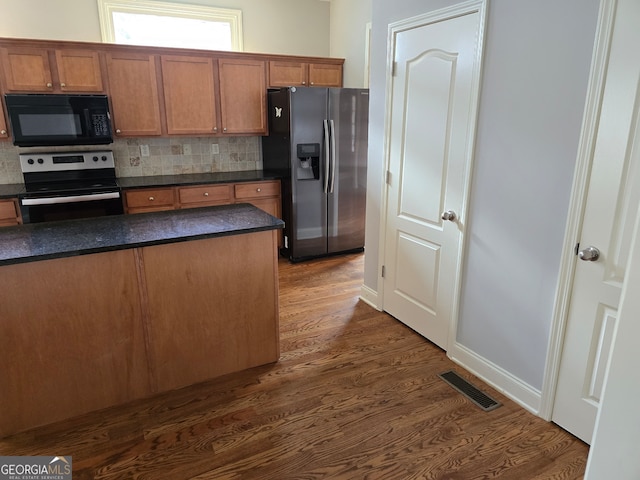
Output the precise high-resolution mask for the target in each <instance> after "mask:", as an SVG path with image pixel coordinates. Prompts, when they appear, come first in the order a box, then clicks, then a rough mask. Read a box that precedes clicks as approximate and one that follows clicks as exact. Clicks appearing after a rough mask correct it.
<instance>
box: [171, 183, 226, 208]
mask: <svg viewBox="0 0 640 480" xmlns="http://www.w3.org/2000/svg"><path fill="white" fill-rule="evenodd" d="M178 199H179V201H180V205H184V204H190V205H193V204H201V205H220V204H224V203H230V201H231V191H230V186H229V185H227V184H224V185H201V186H197V187H181V188H179V189H178Z"/></svg>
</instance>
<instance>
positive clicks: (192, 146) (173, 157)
mask: <svg viewBox="0 0 640 480" xmlns="http://www.w3.org/2000/svg"><path fill="white" fill-rule="evenodd" d="M100 149H106V150H112V151H113V156H114V158H115V163H116V173H117V175H118V176H119V177H140V176H151V175H179V174H185V173H205V172H235V171H240V170H261V169H262V154H261V142H260V137H180V138H178V137H172V138H167V137H163V138H152V137H144V138H142V137H140V138H126V139H116V140H114V143H112V144H111V145H96V146H91V147H42V148H18V147H14V146H13V145H12V144H11V142H0V183H2V184H7V183H22V181H23V180H22V173H21V171H20V162H19V160H18V155H19V154H21V153H28V152H36V151H44V150H46V151H49V152H51V151H59V152H68V151H82V150H100ZM143 153H144V154H145V155H143ZM147 153H148V156H146V154H147Z"/></svg>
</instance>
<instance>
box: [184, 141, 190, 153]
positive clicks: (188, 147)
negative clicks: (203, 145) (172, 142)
mask: <svg viewBox="0 0 640 480" xmlns="http://www.w3.org/2000/svg"><path fill="white" fill-rule="evenodd" d="M182 153H183V154H184V155H191V144H190V143H185V144H184V145H182Z"/></svg>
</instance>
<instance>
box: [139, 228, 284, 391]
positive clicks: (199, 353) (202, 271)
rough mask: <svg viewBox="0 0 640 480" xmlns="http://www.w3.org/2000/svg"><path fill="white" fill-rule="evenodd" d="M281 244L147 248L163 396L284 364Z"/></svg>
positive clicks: (218, 242)
mask: <svg viewBox="0 0 640 480" xmlns="http://www.w3.org/2000/svg"><path fill="white" fill-rule="evenodd" d="M274 237H275V234H274V232H273V231H264V232H256V233H251V234H245V235H234V236H229V237H227V236H225V237H218V238H213V239H207V240H196V241H191V242H189V244H188V245H187V246H185V244H168V245H157V246H153V247H148V248H144V249H142V253H143V260H144V275H145V284H146V289H147V297H148V310H149V331H150V336H151V338H152V339H153V342H152V343H151V344H150V352H149V354H150V359H151V362H152V365H154V366H155V368H154V370H155V374H156V379H157V386H158V390H159V391H166V390H170V389H174V388H180V387H183V386H185V385H190V384H193V383H197V382H201V381H203V380H207V379H210V378H215V377H217V376H220V375H224V374H227V373H230V372H234V371H238V370H242V369H245V368H250V367H254V366H257V365H263V364H266V363H270V362H274V361H276V360H277V359H278V357H279V342H278V337H279V334H278V276H277V275H278V271H277V260H276V256H275V250H276V249H275V244H274ZM184 279H187V280H184Z"/></svg>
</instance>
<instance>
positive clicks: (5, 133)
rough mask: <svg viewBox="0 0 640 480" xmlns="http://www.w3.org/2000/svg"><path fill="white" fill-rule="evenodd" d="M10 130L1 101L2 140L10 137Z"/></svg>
mask: <svg viewBox="0 0 640 480" xmlns="http://www.w3.org/2000/svg"><path fill="white" fill-rule="evenodd" d="M8 138H9V131H8V130H7V121H6V120H5V118H4V108H3V106H2V102H1V101H0V140H4V139H8Z"/></svg>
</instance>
